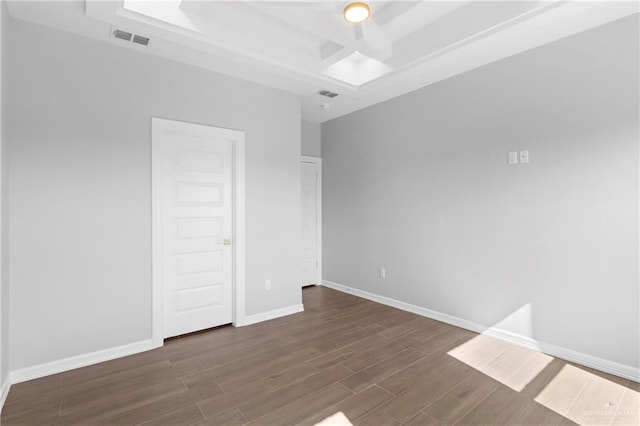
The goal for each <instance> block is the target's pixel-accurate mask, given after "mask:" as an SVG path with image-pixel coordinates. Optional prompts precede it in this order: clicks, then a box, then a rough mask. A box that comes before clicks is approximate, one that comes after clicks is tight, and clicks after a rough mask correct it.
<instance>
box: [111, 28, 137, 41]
mask: <svg viewBox="0 0 640 426" xmlns="http://www.w3.org/2000/svg"><path fill="white" fill-rule="evenodd" d="M112 34H113V36H114V37H115V38H119V39H120V40H126V41H131V37H132V36H133V34H131V33H128V32H126V31H122V30H114V31H113V33H112Z"/></svg>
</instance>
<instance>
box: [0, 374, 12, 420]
mask: <svg viewBox="0 0 640 426" xmlns="http://www.w3.org/2000/svg"><path fill="white" fill-rule="evenodd" d="M10 389H11V382H10V381H9V377H7V380H5V381H4V382H3V383H2V385H0V414H2V408H3V407H4V402H5V401H6V400H7V396H8V395H9V390H10Z"/></svg>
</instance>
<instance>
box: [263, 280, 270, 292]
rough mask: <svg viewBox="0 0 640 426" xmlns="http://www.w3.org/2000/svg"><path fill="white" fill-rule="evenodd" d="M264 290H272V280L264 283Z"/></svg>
mask: <svg viewBox="0 0 640 426" xmlns="http://www.w3.org/2000/svg"><path fill="white" fill-rule="evenodd" d="M264 288H265V289H267V290H271V280H266V281H265V282H264Z"/></svg>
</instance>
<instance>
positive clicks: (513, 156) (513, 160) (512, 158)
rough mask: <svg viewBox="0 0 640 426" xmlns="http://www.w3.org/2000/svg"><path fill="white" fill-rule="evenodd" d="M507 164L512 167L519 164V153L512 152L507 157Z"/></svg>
mask: <svg viewBox="0 0 640 426" xmlns="http://www.w3.org/2000/svg"><path fill="white" fill-rule="evenodd" d="M507 162H508V164H509V165H510V166H511V165H513V164H518V151H511V152H509V155H508V156H507Z"/></svg>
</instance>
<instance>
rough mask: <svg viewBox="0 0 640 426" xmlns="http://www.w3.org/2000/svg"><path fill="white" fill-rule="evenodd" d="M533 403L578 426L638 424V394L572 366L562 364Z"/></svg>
mask: <svg viewBox="0 0 640 426" xmlns="http://www.w3.org/2000/svg"><path fill="white" fill-rule="evenodd" d="M535 401H536V402H538V403H540V404H542V405H544V406H545V407H547V408H549V409H551V410H553V411H555V412H556V413H558V414H560V415H562V416H564V417H566V418H568V419H569V420H572V421H574V422H576V423H578V424H580V425H585V426H586V425H638V424H640V417H638V413H639V412H640V394H639V393H638V392H636V391H634V390H633V389H628V388H626V387H624V386H621V385H619V384H617V383H614V382H612V381H610V380H607V379H604V378H602V377H600V376H596V375H595V374H592V373H589V372H588V371H585V370H582V369H580V368H578V367H574V366H572V365H565V366H564V367H563V368H562V370H560V372H559V373H558V374H557V375H556V376H555V377H554V378H553V380H551V381H550V382H549V384H548V385H547V386H546V387H545V388H544V389H543V390H542V391H541V392H540V393H539V394H538V396H537V397H536V398H535Z"/></svg>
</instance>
